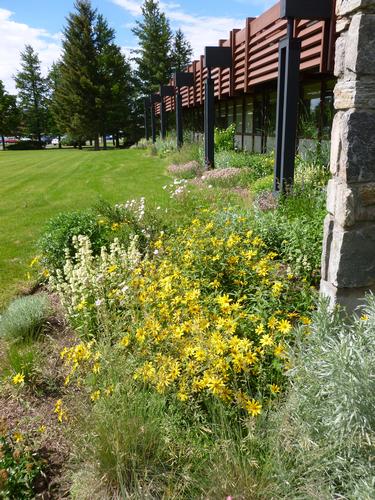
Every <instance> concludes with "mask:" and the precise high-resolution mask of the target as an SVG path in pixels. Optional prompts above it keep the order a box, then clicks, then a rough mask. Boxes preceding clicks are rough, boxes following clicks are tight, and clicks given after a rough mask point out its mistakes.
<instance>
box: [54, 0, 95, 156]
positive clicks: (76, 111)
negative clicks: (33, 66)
mask: <svg viewBox="0 0 375 500" xmlns="http://www.w3.org/2000/svg"><path fill="white" fill-rule="evenodd" d="M74 7H75V12H74V13H71V14H69V16H68V19H67V27H66V28H65V30H64V37H63V56H62V62H61V68H60V73H61V79H60V82H59V84H58V86H57V89H56V93H55V109H56V111H55V114H56V117H58V127H60V128H64V129H65V130H66V131H67V132H68V133H69V134H70V135H71V136H72V137H73V138H74V139H76V140H77V141H78V142H79V144H82V143H83V142H84V141H85V140H86V139H87V138H91V137H94V138H95V148H96V149H99V132H100V128H101V126H100V123H101V103H100V81H99V68H98V58H97V49H96V40H95V22H96V10H94V9H93V8H92V7H91V3H90V1H89V0H77V2H76V3H75V5H74Z"/></svg>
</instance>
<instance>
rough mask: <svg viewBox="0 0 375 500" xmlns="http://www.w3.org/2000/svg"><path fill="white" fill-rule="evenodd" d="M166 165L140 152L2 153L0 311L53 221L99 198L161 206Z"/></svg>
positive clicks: (87, 205)
mask: <svg viewBox="0 0 375 500" xmlns="http://www.w3.org/2000/svg"><path fill="white" fill-rule="evenodd" d="M165 166H166V162H165V161H164V160H160V159H159V158H154V157H148V156H146V154H145V152H144V151H141V150H108V151H98V152H97V151H92V150H83V151H79V150H74V149H63V150H57V149H56V150H45V151H6V152H3V151H0V309H1V307H2V306H4V304H5V303H6V302H7V301H8V300H9V298H10V297H11V296H12V295H13V294H14V293H15V291H16V290H17V287H18V286H19V283H20V282H21V281H22V280H24V279H25V276H26V273H27V266H28V262H29V260H30V258H31V257H32V256H33V255H34V254H35V241H36V240H37V238H38V237H39V235H40V233H41V231H42V230H43V226H44V224H45V222H46V221H47V220H48V219H49V218H50V217H52V216H54V215H56V214H58V213H59V212H62V211H69V210H76V209H80V208H86V207H90V206H91V205H93V204H95V202H96V201H97V200H98V199H99V198H103V199H105V200H108V201H111V202H114V203H116V202H123V201H126V200H127V199H129V198H133V197H139V196H145V197H146V199H148V200H150V201H154V202H157V203H163V202H164V201H165V198H166V194H165V192H164V191H163V190H162V186H163V185H164V184H165V183H166V180H167V177H166V175H165Z"/></svg>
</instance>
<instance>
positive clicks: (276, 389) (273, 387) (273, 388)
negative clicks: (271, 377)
mask: <svg viewBox="0 0 375 500" xmlns="http://www.w3.org/2000/svg"><path fill="white" fill-rule="evenodd" d="M270 391H271V392H272V394H279V393H280V392H281V389H280V387H279V386H278V385H277V384H271V385H270Z"/></svg>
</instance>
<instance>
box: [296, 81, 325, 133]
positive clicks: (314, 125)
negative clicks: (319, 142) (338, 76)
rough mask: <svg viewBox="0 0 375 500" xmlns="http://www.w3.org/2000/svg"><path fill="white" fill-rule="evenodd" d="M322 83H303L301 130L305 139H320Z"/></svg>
mask: <svg viewBox="0 0 375 500" xmlns="http://www.w3.org/2000/svg"><path fill="white" fill-rule="evenodd" d="M320 100H321V83H320V82H314V83H308V84H305V85H303V89H302V96H301V101H300V116H299V130H300V136H301V137H303V138H305V139H318V138H319V130H320V119H321V116H320V104H321V102H320Z"/></svg>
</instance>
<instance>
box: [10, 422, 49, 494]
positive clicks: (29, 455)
mask: <svg viewBox="0 0 375 500" xmlns="http://www.w3.org/2000/svg"><path fill="white" fill-rule="evenodd" d="M0 425H1V427H3V425H2V422H0ZM22 441H23V436H22V435H21V434H20V433H19V432H16V433H14V434H13V436H10V434H9V433H8V432H2V431H1V430H0V498H4V499H10V500H12V499H18V498H19V499H21V498H22V499H25V500H26V499H32V498H36V496H35V495H36V492H35V490H34V487H35V484H34V483H35V480H36V479H37V477H38V476H40V474H41V472H42V469H43V463H42V461H41V460H40V458H38V456H37V454H36V453H35V452H33V451H31V450H30V449H29V448H28V447H26V446H24V445H23V444H22Z"/></svg>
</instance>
